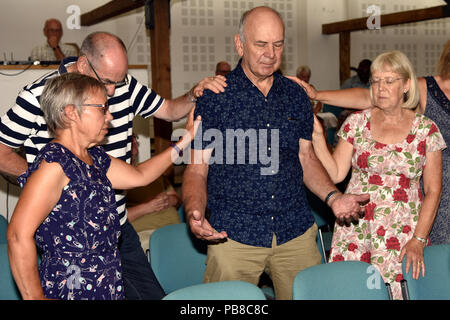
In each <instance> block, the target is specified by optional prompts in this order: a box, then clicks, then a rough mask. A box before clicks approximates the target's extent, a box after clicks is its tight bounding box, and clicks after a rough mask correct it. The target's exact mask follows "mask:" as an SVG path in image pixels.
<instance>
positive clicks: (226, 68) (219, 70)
mask: <svg viewBox="0 0 450 320" xmlns="http://www.w3.org/2000/svg"><path fill="white" fill-rule="evenodd" d="M230 71H231V66H230V64H229V63H228V62H226V61H220V62H218V63H217V65H216V76H218V75H221V76H224V77H225V76H226V75H227V74H228V73H229V72H230Z"/></svg>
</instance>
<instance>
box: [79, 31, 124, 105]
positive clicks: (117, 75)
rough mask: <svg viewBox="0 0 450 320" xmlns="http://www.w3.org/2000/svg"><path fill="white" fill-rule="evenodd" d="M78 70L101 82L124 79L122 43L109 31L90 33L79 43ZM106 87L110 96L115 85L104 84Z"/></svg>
mask: <svg viewBox="0 0 450 320" xmlns="http://www.w3.org/2000/svg"><path fill="white" fill-rule="evenodd" d="M78 71H79V72H81V73H83V74H85V75H89V76H92V77H98V78H100V81H102V82H103V83H113V82H120V81H122V80H124V78H125V76H126V74H127V72H128V57H127V51H126V48H125V45H124V43H123V42H122V40H120V38H119V37H117V36H115V35H113V34H111V33H107V32H95V33H91V34H90V35H88V36H87V37H86V38H85V39H84V41H83V43H82V45H81V48H80V58H79V59H78ZM94 71H95V72H94ZM95 73H97V74H95ZM106 88H107V90H108V91H107V92H108V95H109V96H112V95H113V94H114V90H115V86H113V85H106Z"/></svg>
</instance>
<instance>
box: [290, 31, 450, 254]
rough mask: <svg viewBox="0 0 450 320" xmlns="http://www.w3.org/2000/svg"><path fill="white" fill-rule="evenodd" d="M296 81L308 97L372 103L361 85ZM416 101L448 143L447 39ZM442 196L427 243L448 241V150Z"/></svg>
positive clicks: (357, 105)
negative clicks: (333, 86)
mask: <svg viewBox="0 0 450 320" xmlns="http://www.w3.org/2000/svg"><path fill="white" fill-rule="evenodd" d="M289 78H290V79H291V80H293V81H296V82H297V83H298V84H300V85H301V86H302V87H303V88H304V89H305V90H306V92H307V94H308V96H309V97H310V99H314V100H318V101H322V103H324V104H325V103H329V104H333V105H336V106H341V107H343V108H349V109H361V110H362V109H366V108H370V107H371V106H372V103H371V99H370V91H369V90H368V89H363V88H351V89H346V90H325V91H316V90H315V89H314V87H312V86H311V85H309V84H308V83H306V82H304V81H300V80H297V79H296V78H295V77H289ZM417 81H418V87H419V92H420V100H419V101H420V103H419V105H418V107H417V110H416V111H417V112H418V113H421V114H424V115H425V116H427V117H429V118H430V119H431V120H433V121H434V122H435V123H436V125H437V126H438V127H439V129H440V131H441V134H442V135H443V137H444V140H445V143H446V144H447V146H448V145H449V144H450V40H448V41H447V42H446V43H445V44H444V47H443V50H442V53H441V56H440V58H439V61H438V66H437V74H436V75H434V76H427V77H420V78H418V79H417ZM442 173H443V178H442V197H441V202H440V205H439V210H438V212H437V214H436V219H435V222H434V225H433V228H432V229H431V233H430V242H431V245H434V244H449V243H450V150H449V148H446V149H445V150H443V152H442Z"/></svg>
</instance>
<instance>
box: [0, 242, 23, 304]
mask: <svg viewBox="0 0 450 320" xmlns="http://www.w3.org/2000/svg"><path fill="white" fill-rule="evenodd" d="M20 299H21V295H20V293H19V290H18V289H17V286H16V283H15V282H14V277H13V275H12V273H11V268H10V266H9V258H8V245H7V244H5V243H0V300H20Z"/></svg>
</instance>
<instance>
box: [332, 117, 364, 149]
mask: <svg viewBox="0 0 450 320" xmlns="http://www.w3.org/2000/svg"><path fill="white" fill-rule="evenodd" d="M367 125H370V123H369V122H366V121H365V114H364V113H362V112H354V113H352V114H350V115H349V116H348V117H347V118H346V119H345V121H344V123H343V124H342V125H341V128H340V129H339V131H338V134H337V135H338V137H339V138H341V139H344V140H345V141H347V142H349V143H351V144H353V141H354V140H355V138H357V137H360V136H362V134H363V130H364V127H365V126H367Z"/></svg>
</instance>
